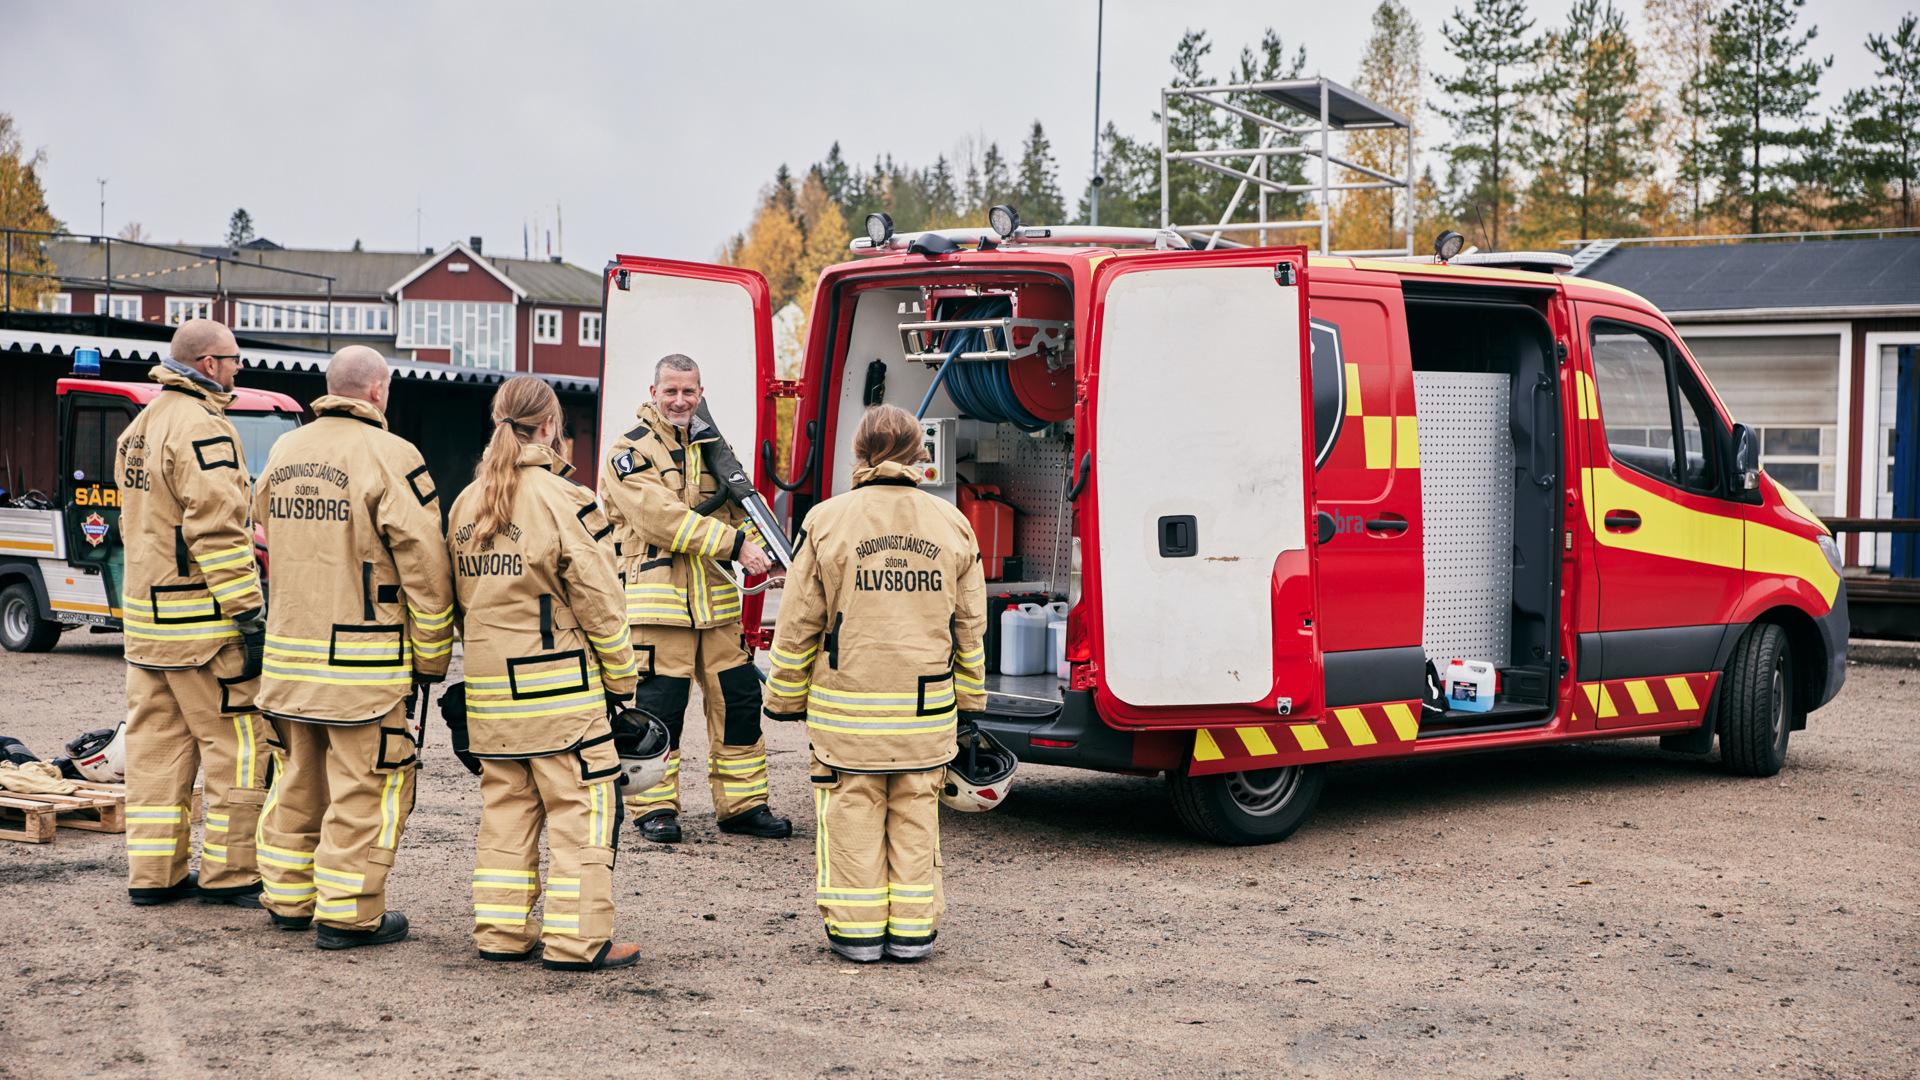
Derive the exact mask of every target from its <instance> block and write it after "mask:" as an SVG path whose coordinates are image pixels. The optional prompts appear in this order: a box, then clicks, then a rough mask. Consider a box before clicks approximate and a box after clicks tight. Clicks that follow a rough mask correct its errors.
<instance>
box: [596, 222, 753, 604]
mask: <svg viewBox="0 0 1920 1080" xmlns="http://www.w3.org/2000/svg"><path fill="white" fill-rule="evenodd" d="M604 287H605V300H604V309H605V315H606V318H605V325H604V327H603V330H602V336H601V339H600V342H601V344H600V424H599V437H600V446H599V450H598V457H597V461H598V462H599V463H600V465H601V466H602V468H603V469H604V466H605V464H606V460H607V455H608V453H609V452H610V451H611V450H612V448H613V441H614V440H615V439H617V438H619V437H620V436H621V435H622V434H624V433H625V432H627V431H631V430H632V429H633V426H634V425H635V424H637V423H638V422H639V421H638V420H636V419H635V416H634V414H635V413H636V412H637V411H638V410H639V408H640V406H642V405H644V404H646V403H647V402H648V401H650V400H651V395H650V394H649V393H648V388H649V387H651V386H652V385H653V366H654V364H656V363H658V362H659V360H660V358H661V357H663V356H671V355H673V354H674V353H679V354H681V355H684V356H689V357H692V358H693V361H694V363H696V364H699V365H700V383H701V385H702V386H703V387H704V388H705V391H706V393H705V395H704V398H703V400H704V401H705V403H706V406H707V409H708V412H709V413H711V415H712V416H713V422H714V426H715V427H718V428H719V429H720V434H721V435H722V436H723V437H725V438H726V440H727V442H728V443H730V444H731V445H732V446H733V449H734V453H735V455H737V456H738V457H739V458H740V461H741V463H742V464H744V465H745V466H746V467H747V468H749V469H752V468H754V463H755V461H756V458H757V455H755V453H754V448H755V447H757V446H759V445H760V440H761V439H762V438H771V437H772V436H773V424H774V418H773V402H772V400H771V399H770V398H767V397H766V396H765V394H764V393H763V390H764V388H765V387H766V385H767V384H768V382H769V381H770V380H771V379H772V378H773V303H772V296H771V293H770V292H769V291H768V289H767V279H766V278H764V277H761V276H760V274H759V273H758V272H756V271H753V270H742V269H738V268H736V267H731V266H714V265H711V264H708V263H690V262H675V261H673V260H670V259H649V258H643V257H640V256H637V255H621V256H619V257H617V258H615V259H614V261H612V262H610V263H608V264H607V274H606V281H605V284H604ZM756 481H757V482H758V483H759V485H760V487H761V491H762V494H765V493H766V492H767V491H768V490H770V487H771V485H769V484H768V483H767V481H766V479H765V478H763V477H757V478H756ZM760 601H761V597H760V596H758V595H755V596H750V597H748V598H747V601H746V612H745V614H746V620H745V622H746V627H747V629H748V630H749V631H752V630H755V629H757V628H758V626H759V623H760Z"/></svg>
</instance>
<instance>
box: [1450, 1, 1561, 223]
mask: <svg viewBox="0 0 1920 1080" xmlns="http://www.w3.org/2000/svg"><path fill="white" fill-rule="evenodd" d="M1531 29H1533V20H1532V19H1529V18H1527V15H1526V4H1525V2H1524V0H1474V3H1473V13H1472V14H1470V15H1469V14H1467V13H1466V12H1464V11H1462V10H1461V9H1459V8H1455V9H1454V10H1453V16H1452V18H1450V19H1448V20H1447V21H1446V22H1443V23H1441V24H1440V36H1441V37H1442V38H1444V39H1446V42H1447V51H1448V52H1450V53H1452V54H1453V56H1454V58H1455V59H1456V60H1458V61H1459V62H1460V66H1461V69H1462V70H1461V73H1460V74H1459V75H1458V76H1455V77H1451V78H1450V77H1448V76H1446V75H1443V74H1441V73H1439V72H1435V73H1434V79H1435V80H1436V81H1438V83H1439V84H1440V89H1441V90H1442V91H1443V92H1444V93H1446V94H1447V95H1448V96H1449V97H1450V98H1452V99H1453V101H1454V102H1455V107H1454V108H1452V109H1448V108H1444V107H1442V106H1439V105H1435V106H1434V111H1435V112H1438V113H1439V114H1440V115H1441V116H1443V117H1445V118H1446V119H1447V120H1448V121H1450V122H1451V123H1452V124H1453V133H1454V141H1453V143H1452V144H1451V145H1448V146H1444V147H1442V148H1441V149H1442V150H1443V151H1444V152H1445V153H1446V154H1447V157H1448V160H1449V161H1450V163H1451V164H1452V165H1453V166H1454V167H1455V169H1460V170H1461V171H1462V172H1464V173H1465V174H1466V175H1468V176H1471V177H1472V180H1471V183H1470V186H1469V187H1468V188H1467V190H1466V191H1465V192H1463V193H1462V196H1463V198H1462V202H1463V207H1464V208H1465V209H1467V210H1469V211H1470V212H1471V214H1470V219H1471V220H1473V221H1474V222H1476V223H1478V224H1480V225H1481V226H1482V229H1483V232H1482V234H1481V236H1480V238H1479V239H1480V241H1481V243H1482V244H1483V245H1484V246H1485V247H1486V248H1487V249H1489V250H1497V249H1498V248H1499V247H1500V227H1501V225H1502V224H1503V223H1504V221H1505V212H1506V210H1507V208H1508V207H1510V206H1512V204H1513V196H1512V184H1513V178H1512V177H1511V176H1510V175H1509V173H1508V170H1509V169H1510V168H1511V167H1512V165H1513V163H1514V159H1515V156H1516V155H1515V153H1514V148H1513V137H1512V128H1513V126H1514V121H1515V119H1516V112H1517V110H1518V106H1519V103H1520V102H1521V101H1522V100H1523V99H1525V98H1526V97H1527V95H1529V94H1531V93H1533V92H1534V89H1535V83H1534V77H1533V75H1532V74H1531V72H1530V71H1529V65H1530V64H1532V63H1533V61H1534V60H1535V58H1536V57H1538V55H1539V52H1540V44H1539V42H1538V41H1537V40H1535V39H1532V38H1529V37H1528V36H1527V32H1528V31H1529V30H1531ZM1450 171H1452V170H1450ZM1455 175H1460V173H1455ZM1463 219H1464V216H1463Z"/></svg>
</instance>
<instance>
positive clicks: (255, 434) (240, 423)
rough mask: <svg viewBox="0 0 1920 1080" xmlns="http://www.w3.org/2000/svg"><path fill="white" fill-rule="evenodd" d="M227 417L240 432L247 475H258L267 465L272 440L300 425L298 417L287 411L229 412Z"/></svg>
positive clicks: (271, 448)
mask: <svg viewBox="0 0 1920 1080" xmlns="http://www.w3.org/2000/svg"><path fill="white" fill-rule="evenodd" d="M227 419H228V420H231V421H233V426H234V428H235V429H236V430H238V431H239V432H240V448H241V449H242V450H244V451H245V452H246V455H247V475H248V476H250V477H258V476H259V475H260V470H261V469H264V468H266V467H267V454H268V453H269V452H270V451H272V450H273V444H274V441H275V440H277V439H279V438H280V436H282V435H285V434H286V433H287V432H289V431H292V430H293V429H294V428H296V427H299V426H300V421H299V418H298V417H295V416H291V415H289V414H287V413H239V412H230V413H228V414H227Z"/></svg>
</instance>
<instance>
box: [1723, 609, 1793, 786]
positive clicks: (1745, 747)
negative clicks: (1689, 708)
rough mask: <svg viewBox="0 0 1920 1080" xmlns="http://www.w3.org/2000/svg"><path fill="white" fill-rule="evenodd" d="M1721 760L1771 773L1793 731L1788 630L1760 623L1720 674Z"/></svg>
mask: <svg viewBox="0 0 1920 1080" xmlns="http://www.w3.org/2000/svg"><path fill="white" fill-rule="evenodd" d="M1720 678H1721V680H1722V683H1723V685H1722V687H1721V690H1720V764H1721V767H1723V768H1725V769H1726V770H1727V771H1728V772H1730V773H1733V774H1735V775H1738V776H1772V775H1773V774H1775V773H1777V772H1779V771H1780V767H1781V766H1782V765H1785V764H1786V762H1787V739H1788V737H1789V736H1791V735H1792V734H1793V690H1794V687H1793V657H1792V654H1791V653H1790V652H1789V650H1788V645H1787V632H1786V631H1785V630H1782V629H1781V628H1780V627H1778V626H1775V625H1773V624H1772V623H1755V624H1754V625H1753V626H1750V627H1748V628H1747V632H1746V633H1745V634H1744V635H1742V636H1741V638H1740V641H1739V643H1737V644H1736V645H1734V647H1733V659H1731V660H1729V661H1727V670H1726V671H1725V672H1724V673H1722V674H1721V676H1720Z"/></svg>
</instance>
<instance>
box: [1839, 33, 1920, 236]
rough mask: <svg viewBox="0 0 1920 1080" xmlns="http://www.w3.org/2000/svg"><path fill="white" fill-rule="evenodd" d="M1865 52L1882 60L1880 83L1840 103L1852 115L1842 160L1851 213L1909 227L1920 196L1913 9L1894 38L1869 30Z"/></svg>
mask: <svg viewBox="0 0 1920 1080" xmlns="http://www.w3.org/2000/svg"><path fill="white" fill-rule="evenodd" d="M1867 51H1868V52H1869V53H1872V54H1873V58H1874V59H1875V60H1878V61H1879V62H1880V70H1879V71H1877V72H1875V73H1874V74H1875V76H1876V77H1877V78H1878V79H1879V81H1878V82H1876V83H1875V84H1874V85H1872V86H1870V87H1868V88H1866V89H1865V90H1850V91H1848V92H1847V95H1846V98H1845V100H1844V103H1843V104H1842V105H1841V107H1840V112H1841V115H1842V116H1846V117H1849V118H1851V119H1850V120H1849V121H1848V123H1847V132H1846V143H1845V147H1844V150H1843V152H1842V158H1841V161H1842V169H1843V170H1844V175H1845V177H1846V180H1847V187H1848V188H1849V189H1850V190H1849V192H1848V193H1849V194H1850V195H1852V197H1853V203H1854V205H1853V206H1852V207H1850V209H1851V210H1852V214H1851V215H1850V216H1852V217H1854V218H1856V219H1858V220H1862V221H1881V220H1884V221H1886V222H1888V223H1889V224H1891V225H1894V226H1896V227H1899V228H1911V227H1912V226H1913V225H1914V222H1915V219H1916V215H1915V209H1916V207H1915V202H1916V199H1920V175H1916V173H1920V26H1917V25H1916V23H1915V20H1914V17H1913V15H1912V14H1911V13H1909V14H1908V15H1906V16H1905V17H1904V18H1902V19H1901V20H1900V23H1899V25H1898V26H1896V27H1895V28H1894V31H1893V35H1892V36H1891V37H1888V36H1886V35H1883V34H1868V35H1867ZM1889 211H1891V212H1890V213H1889Z"/></svg>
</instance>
